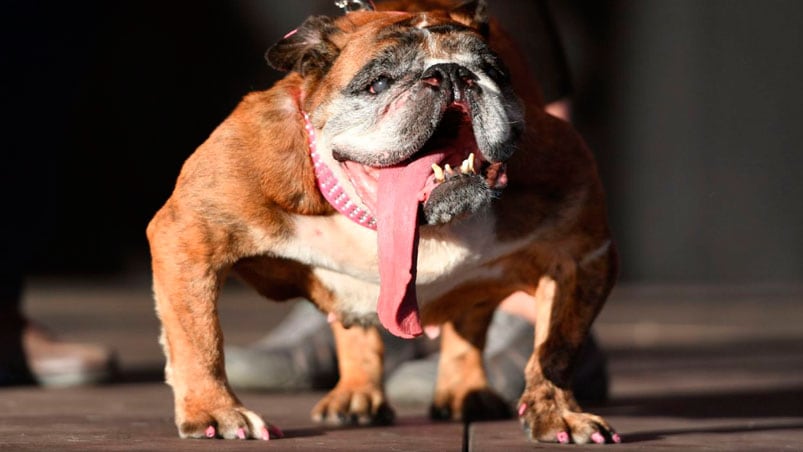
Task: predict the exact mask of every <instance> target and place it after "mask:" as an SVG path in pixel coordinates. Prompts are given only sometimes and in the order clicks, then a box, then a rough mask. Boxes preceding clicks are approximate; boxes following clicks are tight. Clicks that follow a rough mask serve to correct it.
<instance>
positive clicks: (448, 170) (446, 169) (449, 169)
mask: <svg viewBox="0 0 803 452" xmlns="http://www.w3.org/2000/svg"><path fill="white" fill-rule="evenodd" d="M443 172H444V173H446V175H447V176H453V175H454V170H453V169H452V167H451V166H450V165H449V164H448V163H447V164H446V166H444V167H443Z"/></svg>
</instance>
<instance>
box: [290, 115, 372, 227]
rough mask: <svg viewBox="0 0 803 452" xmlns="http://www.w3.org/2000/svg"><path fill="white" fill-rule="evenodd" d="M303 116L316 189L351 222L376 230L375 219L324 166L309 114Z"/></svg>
mask: <svg viewBox="0 0 803 452" xmlns="http://www.w3.org/2000/svg"><path fill="white" fill-rule="evenodd" d="M302 114H303V116H304V129H305V130H306V131H307V139H308V141H309V154H310V157H312V164H313V167H314V170H315V179H316V180H317V182H318V188H319V189H320V190H321V194H323V197H324V198H326V200H327V201H329V204H331V205H332V207H334V208H335V210H337V211H338V212H340V213H341V214H343V215H345V216H346V217H347V218H349V219H350V220H351V221H353V222H355V223H357V224H359V225H360V226H364V227H366V228H368V229H373V230H374V231H375V230H376V218H374V216H373V215H371V213H370V212H368V211H366V210H365V209H363V208H361V207H359V206H358V205H357V204H355V203H353V202H352V201H351V198H349V195H348V194H347V193H346V191H345V190H343V187H341V186H340V182H339V181H338V180H337V178H336V177H335V175H334V174H333V173H332V170H331V169H330V168H329V167H328V166H326V164H325V163H324V162H323V160H321V157H320V155H319V154H318V149H317V147H318V143H317V141H316V139H315V127H313V126H312V122H311V121H310V119H309V114H308V113H306V112H304V111H302Z"/></svg>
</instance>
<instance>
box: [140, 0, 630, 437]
mask: <svg viewBox="0 0 803 452" xmlns="http://www.w3.org/2000/svg"><path fill="white" fill-rule="evenodd" d="M444 4H450V3H449V2H446V1H445V0H432V1H428V2H418V3H415V4H413V5H412V6H411V5H410V4H409V3H408V2H389V3H388V6H387V7H389V8H392V9H396V10H402V9H408V10H417V9H421V8H426V9H429V7H431V6H433V5H436V6H443V5H444ZM404 5H407V6H404ZM433 17H436V16H433ZM437 17H441V18H442V19H441V20H446V19H447V18H448V17H449V16H448V14H446V13H443V14H441V15H440V16H437ZM454 17H457V18H459V19H460V20H461V21H463V22H464V23H467V24H468V23H470V22H471V21H470V20H468V19H466V18H461V16H454ZM393 20H396V19H395V18H388V19H386V20H376V16H375V15H370V14H362V13H353V14H349V15H348V16H347V17H345V18H342V19H340V20H339V21H337V26H338V27H340V28H341V29H343V30H346V31H348V30H351V29H354V28H356V27H358V26H361V25H366V26H367V27H369V28H371V29H372V31H369V32H367V36H370V35H371V33H375V32H376V31H378V30H380V29H381V28H382V27H384V26H385V25H386V24H387V23H389V22H390V21H393ZM334 39H335V43H336V44H337V45H341V44H342V43H339V42H338V41H337V40H338V39H345V38H343V37H335V38H334ZM490 42H491V45H492V46H493V47H495V48H496V49H497V51H498V52H499V53H500V54H502V55H503V57H505V58H504V59H505V60H506V61H507V62H508V64H513V66H511V68H510V69H511V72H512V75H513V80H514V85H515V86H516V88H517V89H518V93H519V95H520V96H521V97H522V99H523V101H524V102H525V104H526V107H527V108H526V112H527V115H526V119H527V130H526V133H525V136H524V137H523V138H522V143H521V150H520V151H519V152H517V153H516V154H515V155H514V157H513V158H512V160H511V161H510V162H509V164H508V171H509V177H510V181H511V183H510V186H509V187H508V188H507V189H506V190H505V193H504V196H502V197H501V199H499V200H496V201H495V202H494V204H493V214H494V215H495V216H496V217H497V219H498V220H497V231H496V234H497V238H498V239H499V240H501V241H513V240H519V239H522V238H524V237H528V236H531V235H532V234H533V233H535V232H537V234H536V235H535V237H536V238H535V239H533V241H532V243H531V244H530V245H529V246H527V247H525V248H524V249H523V250H521V251H519V252H517V253H516V254H514V255H512V256H508V257H505V258H502V259H501V260H500V261H499V262H495V263H494V264H496V265H501V266H503V269H504V271H503V275H504V276H503V277H501V278H495V279H491V278H489V279H487V280H483V281H473V282H471V283H467V284H464V285H462V286H460V287H457V288H455V289H454V290H452V291H450V292H449V293H447V294H445V295H444V296H442V297H441V298H440V299H438V300H435V301H434V302H432V303H430V304H428V305H426V306H425V307H424V308H423V309H422V312H421V316H422V321H423V323H424V324H444V326H443V339H442V356H441V361H440V364H439V376H438V381H437V384H436V394H435V400H434V402H433V409H432V414H433V416H434V417H438V418H444V417H446V418H455V419H475V418H483V417H488V416H490V417H499V416H503V415H504V414H506V413H507V411H508V410H507V407H505V406H504V403H503V402H502V401H501V399H499V397H498V396H495V395H494V394H493V393H492V392H491V391H490V390H489V388H488V383H487V379H486V377H485V372H484V369H483V367H482V349H483V347H484V344H485V334H486V330H487V327H488V324H489V322H490V318H491V315H492V313H493V310H494V309H495V308H496V306H497V305H498V304H499V303H500V302H501V301H502V300H503V299H504V298H505V297H507V296H509V295H510V294H512V293H514V292H523V293H525V294H527V296H528V297H529V298H530V299H531V301H532V303H534V304H535V306H536V311H537V312H538V313H539V314H538V322H537V330H536V343H535V352H534V353H533V356H532V357H531V359H530V361H529V363H528V365H527V369H526V381H527V387H526V390H525V392H524V395H523V396H522V398H521V404H524V405H526V407H525V410H524V411H523V412H522V422H523V423H524V425H525V427H526V430H528V431H529V432H530V436H531V438H532V439H536V440H541V441H555V440H556V439H557V437H558V434H559V433H561V432H569V433H570V434H571V435H572V438H573V439H574V441H576V442H588V441H590V440H591V436H592V435H593V434H594V433H596V432H601V433H602V434H603V435H604V436H605V437H606V439H608V440H609V441H610V440H611V438H612V437H613V436H612V435H613V433H612V430H611V429H610V427H609V426H608V425H607V424H606V423H605V421H604V420H602V419H600V418H599V417H596V416H593V415H590V414H586V413H583V412H582V411H581V410H580V408H579V406H578V405H577V403H576V402H575V401H574V398H573V397H572V394H571V391H570V390H569V389H568V386H569V378H570V375H571V369H572V367H573V364H574V362H573V361H574V357H575V355H576V352H577V350H578V348H579V346H580V344H581V343H582V341H583V339H584V337H585V336H586V334H587V333H588V330H589V328H590V325H591V323H592V322H593V320H594V318H595V317H596V315H597V314H598V312H599V310H600V309H601V307H602V305H603V303H604V301H605V298H606V297H607V294H608V292H609V291H610V289H611V287H612V285H613V282H614V278H615V274H616V251H615V248H614V246H613V245H612V244H611V245H610V246H609V247H608V248H603V249H602V251H603V252H602V253H601V255H600V256H599V257H597V258H596V259H590V260H588V261H585V260H584V258H585V257H586V256H589V255H592V254H593V252H594V251H595V250H597V249H599V248H600V246H601V245H603V244H605V243H610V233H609V231H608V226H607V220H606V209H605V201H604V195H603V191H602V187H601V183H600V180H599V178H598V176H597V172H596V167H595V164H594V161H593V158H592V156H591V153H590V152H589V150H588V149H587V147H586V146H585V144H584V142H583V141H582V139H581V138H580V137H579V136H578V135H577V133H576V132H575V131H574V130H573V129H572V128H571V126H570V125H569V124H567V123H565V122H563V121H561V120H558V119H556V118H554V117H551V116H549V115H548V114H546V113H545V112H544V110H543V105H542V101H541V96H540V93H539V92H538V90H537V88H536V85H535V83H533V81H532V78H531V77H529V75H528V74H527V71H526V68H524V67H523V65H521V64H516V63H517V62H520V61H522V60H523V59H522V58H519V57H518V56H517V55H516V51H515V46H513V45H512V44H511V43H510V41H509V39H508V38H507V37H506V36H505V35H504V34H503V33H502V32H501V30H500V29H499V28H498V26H497V25H496V24H494V23H492V24H491V27H490ZM350 45H357V46H359V43H358V42H356V41H351V43H350ZM358 48H359V47H358ZM364 53H365V54H366V55H365V58H368V55H367V54H368V53H369V52H364ZM355 58H356V57H355ZM364 62H365V61H360V60H359V59H355V60H353V61H352V60H349V61H348V62H347V63H348V64H346V63H340V64H339V65H338V66H336V67H334V68H332V71H333V73H332V74H330V75H331V76H332V77H335V78H336V79H337V78H342V79H344V80H346V79H348V77H349V76H351V74H353V73H354V71H355V70H356V68H359V67H360V66H361V65H362V64H364ZM317 83H318V82H317V79H315V78H314V77H312V78H310V79H305V78H302V77H301V76H299V75H298V74H295V73H294V74H291V75H289V76H288V77H287V78H285V79H284V80H283V81H281V82H279V83H278V84H277V85H275V86H274V87H273V88H272V89H270V90H268V91H264V92H258V93H253V94H250V95H248V96H247V97H246V98H245V99H244V100H243V101H242V103H241V104H240V105H239V106H238V107H237V109H236V110H235V111H234V112H233V113H232V114H231V116H230V117H229V118H228V119H227V120H226V121H225V122H224V123H223V124H221V126H220V127H218V129H217V130H216V131H215V132H214V133H213V134H212V135H211V136H210V137H209V139H208V140H207V141H206V142H205V143H204V144H203V145H201V147H199V148H198V150H197V151H196V152H195V153H194V154H193V155H192V156H191V157H190V158H189V159H188V160H187V162H186V164H185V165H184V167H183V168H182V171H181V175H180V176H179V178H178V181H177V184H176V188H175V191H174V192H173V194H172V196H171V197H170V199H169V200H168V201H167V203H166V204H165V205H164V207H163V208H162V209H161V210H160V211H159V212H158V213H157V214H156V216H155V217H154V218H153V220H152V221H151V223H150V224H149V226H148V231H147V233H148V239H149V241H150V245H151V253H152V259H153V272H154V294H155V298H156V306H157V311H158V314H159V317H160V319H161V321H162V324H163V336H162V342H163V345H164V348H165V353H166V356H167V360H168V364H167V379H168V382H169V383H170V384H171V385H172V386H173V390H174V395H175V408H176V424H177V426H178V428H179V433H180V435H181V436H182V437H202V436H204V434H205V430H206V429H207V427H209V426H215V427H216V432H217V434H218V435H219V436H222V437H226V438H234V437H237V436H238V434H239V431H240V429H244V431H245V432H247V434H248V435H249V436H251V437H254V438H258V437H259V432H258V431H257V430H259V428H260V427H261V426H260V425H259V423H258V422H255V421H254V418H253V416H255V415H254V414H253V413H251V412H250V411H248V410H246V409H245V408H244V407H243V406H242V404H241V403H240V402H239V400H238V399H237V398H236V396H234V394H233V393H232V391H231V390H230V388H229V387H228V384H227V381H226V376H225V370H224V368H223V344H222V332H221V331H220V326H219V322H218V319H217V313H216V303H217V297H218V295H219V292H220V287H221V285H222V284H223V281H224V280H225V278H226V277H227V276H228V275H229V273H234V274H236V275H238V276H239V277H240V278H242V279H243V280H245V281H246V282H248V283H249V284H251V285H252V286H254V287H255V288H256V289H257V290H258V291H259V292H260V293H261V294H263V295H265V296H266V297H269V298H272V299H277V300H283V299H288V298H294V297H299V296H302V297H306V298H309V299H311V300H313V301H314V302H315V303H316V304H317V305H318V306H319V307H320V308H321V309H322V310H324V311H331V310H332V309H333V307H334V304H335V302H336V300H335V299H334V296H333V294H332V293H331V292H330V291H329V290H328V289H326V287H324V285H323V284H322V283H321V281H319V280H318V279H317V278H316V277H315V276H314V274H313V272H312V269H311V268H310V267H308V266H306V265H304V264H301V263H298V262H294V261H290V260H287V259H281V258H277V257H272V256H270V255H266V254H265V253H264V252H262V251H261V249H262V248H261V247H262V245H263V244H264V242H280V241H282V240H284V239H286V238H287V237H289V236H290V235H291V234H292V233H293V231H292V228H291V227H290V224H289V222H288V221H289V215H290V214H300V215H310V216H324V215H333V214H334V211H333V209H332V208H331V207H330V206H329V205H328V204H327V203H326V201H325V200H324V199H323V197H322V196H321V194H320V193H319V191H318V189H317V187H316V185H315V176H314V173H313V170H312V165H311V161H310V159H309V156H308V155H307V144H306V135H305V133H304V130H303V123H302V121H301V117H300V113H299V111H300V108H301V107H306V108H307V109H311V108H314V107H315V106H316V105H319V104H321V103H322V102H324V101H325V100H326V99H328V98H329V96H330V95H331V93H330V91H329V89H330V88H329V87H327V86H318V85H317ZM307 93H314V94H313V95H312V96H309V97H308V96H307ZM299 104H302V105H299ZM333 330H334V333H335V338H336V345H337V352H338V357H339V365H340V373H341V380H340V382H339V383H338V385H337V386H336V387H335V389H334V390H333V391H332V392H331V393H330V394H329V395H327V396H326V397H325V398H324V399H323V400H322V401H321V402H320V403H319V404H318V405H316V407H315V408H314V409H313V417H314V418H315V419H318V420H321V421H326V422H336V423H340V422H344V421H345V422H350V421H357V422H360V423H370V422H374V423H376V422H380V423H381V422H389V421H390V420H391V419H392V411H391V410H390V408H389V407H388V405H387V402H386V400H385V398H384V392H383V390H382V343H381V339H380V337H379V335H378V333H377V331H376V329H375V328H373V327H369V328H358V327H354V328H351V329H345V328H344V327H343V326H342V325H341V324H340V323H339V322H335V323H334V324H333Z"/></svg>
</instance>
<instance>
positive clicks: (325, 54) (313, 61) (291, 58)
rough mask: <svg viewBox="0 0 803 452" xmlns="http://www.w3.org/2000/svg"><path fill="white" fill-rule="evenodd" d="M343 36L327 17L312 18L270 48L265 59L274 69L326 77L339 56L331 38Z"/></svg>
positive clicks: (338, 50) (338, 51) (304, 75)
mask: <svg viewBox="0 0 803 452" xmlns="http://www.w3.org/2000/svg"><path fill="white" fill-rule="evenodd" d="M338 33H341V31H340V29H339V28H337V26H335V24H334V21H333V19H332V18H330V17H326V16H312V17H309V18H308V19H307V20H305V21H304V23H303V24H301V26H300V27H298V28H297V29H296V30H293V31H292V32H290V33H288V34H287V36H285V37H284V39H282V40H281V41H279V42H278V43H276V44H275V45H274V46H273V47H271V48H270V49H268V51H267V52H266V53H265V59H266V60H267V61H268V64H270V65H271V67H273V68H274V69H278V70H280V71H286V72H289V71H296V72H298V73H300V74H301V75H302V76H303V77H307V76H312V75H319V76H320V75H323V74H325V73H326V72H327V71H328V70H329V67H330V66H331V65H332V63H333V62H334V61H335V59H336V58H337V56H338V54H339V53H340V49H339V48H338V47H337V46H336V45H335V44H334V42H332V40H331V38H332V37H333V36H334V35H335V34H338Z"/></svg>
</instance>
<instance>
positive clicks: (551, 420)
mask: <svg viewBox="0 0 803 452" xmlns="http://www.w3.org/2000/svg"><path fill="white" fill-rule="evenodd" d="M539 406H540V408H539ZM518 414H519V420H520V421H521V425H522V427H523V428H524V433H525V435H526V436H527V438H528V439H530V440H532V441H538V442H546V443H561V444H569V443H575V444H588V443H596V444H605V443H621V442H622V439H621V438H620V437H619V435H618V434H617V433H616V432H615V431H614V430H613V428H611V426H610V425H608V423H607V422H606V421H605V419H603V418H601V417H600V416H597V415H594V414H590V413H583V412H578V411H571V410H568V409H559V408H558V407H557V406H556V405H555V404H538V403H536V402H534V401H533V400H527V398H526V397H525V398H522V401H521V402H520V405H519V413H518Z"/></svg>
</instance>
